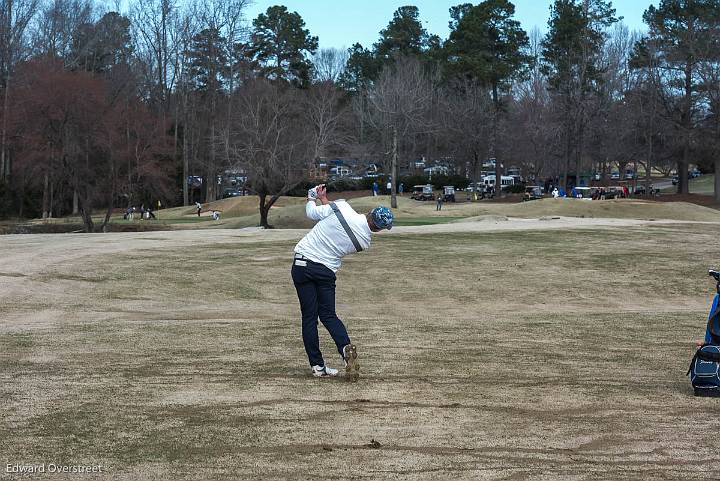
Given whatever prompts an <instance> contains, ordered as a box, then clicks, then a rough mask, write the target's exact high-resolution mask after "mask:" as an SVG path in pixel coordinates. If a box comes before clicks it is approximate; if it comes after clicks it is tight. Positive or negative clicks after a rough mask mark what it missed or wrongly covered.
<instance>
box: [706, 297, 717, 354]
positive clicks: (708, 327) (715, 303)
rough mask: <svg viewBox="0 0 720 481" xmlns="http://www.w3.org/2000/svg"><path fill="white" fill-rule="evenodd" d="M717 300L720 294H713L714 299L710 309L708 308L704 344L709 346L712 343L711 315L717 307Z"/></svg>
mask: <svg viewBox="0 0 720 481" xmlns="http://www.w3.org/2000/svg"><path fill="white" fill-rule="evenodd" d="M719 300H720V294H715V298H714V299H713V303H712V307H711V308H710V314H709V315H708V323H707V328H706V329H705V344H709V343H710V342H711V341H712V336H711V335H710V320H711V319H712V315H713V313H714V312H715V310H716V309H717V307H718V301H719ZM715 322H717V319H716V320H715Z"/></svg>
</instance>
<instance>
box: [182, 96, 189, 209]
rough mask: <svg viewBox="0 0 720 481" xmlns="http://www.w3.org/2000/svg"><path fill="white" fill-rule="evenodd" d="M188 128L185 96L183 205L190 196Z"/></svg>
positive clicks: (186, 203) (187, 201)
mask: <svg viewBox="0 0 720 481" xmlns="http://www.w3.org/2000/svg"><path fill="white" fill-rule="evenodd" d="M189 133H190V129H189V128H188V114H187V98H185V99H184V100H183V139H182V141H183V147H182V155H183V205H190V198H189V192H188V176H189V175H190V155H189V152H188V135H189Z"/></svg>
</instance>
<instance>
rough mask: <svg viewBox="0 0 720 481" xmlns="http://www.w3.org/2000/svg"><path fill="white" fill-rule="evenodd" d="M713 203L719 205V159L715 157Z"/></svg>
mask: <svg viewBox="0 0 720 481" xmlns="http://www.w3.org/2000/svg"><path fill="white" fill-rule="evenodd" d="M714 164H715V202H719V203H720V157H715V162H714Z"/></svg>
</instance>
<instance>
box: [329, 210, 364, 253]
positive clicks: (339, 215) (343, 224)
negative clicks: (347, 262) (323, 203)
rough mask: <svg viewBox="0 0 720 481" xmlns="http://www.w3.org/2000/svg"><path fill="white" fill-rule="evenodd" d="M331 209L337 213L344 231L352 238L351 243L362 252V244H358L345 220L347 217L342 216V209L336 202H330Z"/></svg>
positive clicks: (356, 249)
mask: <svg viewBox="0 0 720 481" xmlns="http://www.w3.org/2000/svg"><path fill="white" fill-rule="evenodd" d="M330 207H331V208H332V210H333V212H335V215H336V216H337V218H338V220H339V221H340V225H341V226H343V229H345V232H346V233H347V235H348V237H350V241H351V242H352V244H353V245H354V246H355V251H357V252H361V251H362V250H363V248H362V247H361V246H360V243H359V242H358V240H357V237H355V234H354V233H353V231H352V230H350V226H349V225H348V223H347V221H346V220H345V217H344V216H343V215H342V212H340V208H339V207H338V206H337V204H335V202H330Z"/></svg>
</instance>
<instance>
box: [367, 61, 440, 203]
mask: <svg viewBox="0 0 720 481" xmlns="http://www.w3.org/2000/svg"><path fill="white" fill-rule="evenodd" d="M364 95H365V97H366V105H367V107H368V109H367V111H366V112H365V114H366V115H367V120H368V124H369V125H371V126H372V127H373V128H375V129H376V130H377V131H378V132H380V134H381V137H382V139H383V140H384V142H383V143H384V145H389V146H390V148H389V149H388V151H389V153H390V155H391V157H390V158H391V166H392V167H391V175H392V180H393V182H392V190H391V195H392V201H391V202H392V203H391V205H392V207H393V208H397V192H396V185H397V162H398V142H399V141H400V140H404V139H407V138H408V137H409V136H410V135H411V134H413V133H418V132H425V133H428V132H431V131H432V130H433V125H432V121H431V120H430V119H431V112H432V111H433V108H434V107H437V103H438V102H437V99H438V97H437V91H436V89H435V88H434V84H433V81H432V79H431V78H430V76H429V75H428V74H427V72H426V71H425V70H424V66H423V65H422V64H421V62H420V61H419V60H418V59H416V58H413V57H398V58H397V59H396V61H395V63H394V64H392V65H389V66H388V67H386V68H385V70H383V73H382V74H381V75H380V78H379V79H378V81H377V82H375V83H374V84H373V85H372V87H371V88H370V89H369V90H367V91H365V92H364Z"/></svg>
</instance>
